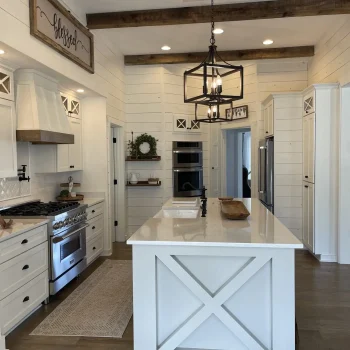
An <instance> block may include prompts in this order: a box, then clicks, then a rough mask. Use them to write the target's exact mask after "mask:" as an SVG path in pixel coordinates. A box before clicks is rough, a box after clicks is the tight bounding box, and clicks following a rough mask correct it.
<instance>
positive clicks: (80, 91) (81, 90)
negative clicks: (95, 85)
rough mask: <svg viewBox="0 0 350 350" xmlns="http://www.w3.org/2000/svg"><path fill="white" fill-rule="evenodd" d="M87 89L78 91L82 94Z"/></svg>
mask: <svg viewBox="0 0 350 350" xmlns="http://www.w3.org/2000/svg"><path fill="white" fill-rule="evenodd" d="M84 91H85V90H84V89H78V90H77V92H79V93H80V94H82V93H83V92H84Z"/></svg>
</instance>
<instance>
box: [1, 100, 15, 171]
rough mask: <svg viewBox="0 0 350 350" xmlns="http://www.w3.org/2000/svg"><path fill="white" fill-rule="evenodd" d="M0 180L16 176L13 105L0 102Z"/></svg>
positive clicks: (7, 102)
mask: <svg viewBox="0 0 350 350" xmlns="http://www.w3.org/2000/svg"><path fill="white" fill-rule="evenodd" d="M0 150H1V151H0V178H1V177H16V176H17V144H16V113H15V104H14V103H13V102H11V101H7V100H0Z"/></svg>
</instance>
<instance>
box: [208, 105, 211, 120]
mask: <svg viewBox="0 0 350 350" xmlns="http://www.w3.org/2000/svg"><path fill="white" fill-rule="evenodd" d="M208 118H211V108H210V107H209V108H208Z"/></svg>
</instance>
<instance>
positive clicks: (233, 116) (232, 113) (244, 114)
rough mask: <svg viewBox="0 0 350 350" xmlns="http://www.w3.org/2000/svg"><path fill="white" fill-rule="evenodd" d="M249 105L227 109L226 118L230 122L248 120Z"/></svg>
mask: <svg viewBox="0 0 350 350" xmlns="http://www.w3.org/2000/svg"><path fill="white" fill-rule="evenodd" d="M248 116H249V115H248V105H245V106H239V107H233V108H228V109H226V117H227V118H228V119H230V120H239V119H245V118H248Z"/></svg>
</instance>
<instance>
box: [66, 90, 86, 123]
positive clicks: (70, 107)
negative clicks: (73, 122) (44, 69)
mask: <svg viewBox="0 0 350 350" xmlns="http://www.w3.org/2000/svg"><path fill="white" fill-rule="evenodd" d="M61 100H62V103H63V107H64V110H65V112H66V114H67V117H71V118H75V119H81V105H80V100H79V99H77V98H76V97H74V96H72V95H69V94H66V93H63V92H61Z"/></svg>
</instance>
